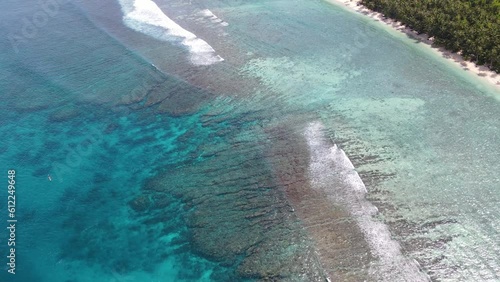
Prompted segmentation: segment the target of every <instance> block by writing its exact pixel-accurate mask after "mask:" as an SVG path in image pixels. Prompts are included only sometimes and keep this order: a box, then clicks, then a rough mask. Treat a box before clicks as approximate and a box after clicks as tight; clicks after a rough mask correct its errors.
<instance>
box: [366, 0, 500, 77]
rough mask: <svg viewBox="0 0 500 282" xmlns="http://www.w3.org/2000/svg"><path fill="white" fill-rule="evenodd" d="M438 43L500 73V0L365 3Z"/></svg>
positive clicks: (379, 0)
mask: <svg viewBox="0 0 500 282" xmlns="http://www.w3.org/2000/svg"><path fill="white" fill-rule="evenodd" d="M361 3H362V4H363V5H365V6H366V7H368V8H369V9H371V10H374V11H377V12H381V13H383V14H384V15H385V16H387V17H389V18H393V19H396V20H398V21H401V22H402V23H404V24H405V25H407V26H408V27H410V28H412V29H413V30H415V31H417V32H419V33H426V34H428V35H429V36H432V37H434V38H435V43H436V44H437V45H439V46H443V47H445V48H446V49H448V50H451V51H453V52H459V51H460V52H461V54H462V55H463V56H464V57H465V58H466V59H469V60H472V61H474V62H476V63H477V64H479V65H486V66H488V67H489V68H491V69H492V70H494V71H496V72H500V0H361Z"/></svg>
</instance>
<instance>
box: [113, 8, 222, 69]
mask: <svg viewBox="0 0 500 282" xmlns="http://www.w3.org/2000/svg"><path fill="white" fill-rule="evenodd" d="M118 2H119V3H120V5H121V7H122V12H123V22H124V24H125V25H126V26H127V27H129V28H131V29H133V30H135V31H138V32H141V33H144V34H146V35H148V36H151V37H154V38H156V39H158V40H161V41H167V42H174V43H179V44H181V45H183V46H185V47H186V48H187V49H188V50H189V53H190V60H191V62H192V63H193V64H195V65H211V64H213V63H217V62H220V61H223V60H224V59H223V58H221V57H220V56H219V55H217V54H216V53H215V50H214V49H213V48H212V46H210V45H209V44H208V43H207V42H205V41H204V40H202V39H200V38H198V37H197V36H196V35H195V34H193V33H191V32H189V31H187V30H185V29H184V28H182V27H181V26H180V25H178V24H177V23H176V22H174V21H173V20H171V19H170V18H169V17H168V16H167V15H165V14H164V13H163V11H162V10H161V9H160V8H159V7H158V5H156V3H155V2H153V1H151V0H118Z"/></svg>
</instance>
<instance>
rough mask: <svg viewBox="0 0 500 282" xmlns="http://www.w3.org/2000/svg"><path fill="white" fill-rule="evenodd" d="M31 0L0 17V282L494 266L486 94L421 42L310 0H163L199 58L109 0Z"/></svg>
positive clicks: (443, 276) (484, 269)
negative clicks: (6, 183)
mask: <svg viewBox="0 0 500 282" xmlns="http://www.w3.org/2000/svg"><path fill="white" fill-rule="evenodd" d="M43 3H46V2H43V1H42V2H36V3H35V1H28V2H24V3H14V2H9V3H8V4H6V8H5V9H3V11H2V12H0V16H1V19H2V21H1V26H2V29H3V30H5V33H6V34H7V35H8V36H7V37H3V38H2V40H0V42H1V48H2V50H3V52H2V54H3V55H2V56H1V58H0V64H1V65H2V68H1V70H0V72H1V73H2V79H1V81H0V89H1V90H0V91H1V93H2V97H3V103H2V104H1V105H0V108H1V112H2V119H1V120H0V132H1V136H2V138H3V141H2V142H0V152H1V155H0V160H1V162H0V163H1V164H2V165H1V170H2V171H5V177H7V176H6V172H7V170H8V169H12V168H14V169H16V171H17V181H18V182H17V187H18V188H17V197H18V199H17V200H18V207H17V217H18V219H19V223H18V229H17V237H16V238H17V240H18V243H19V244H18V247H17V255H18V260H17V266H16V270H17V274H16V275H15V276H12V275H10V274H8V273H7V272H6V268H5V271H2V272H1V273H0V278H1V279H2V280H1V281H50V282H53V281H64V282H66V281H253V280H259V281H325V279H326V277H331V278H332V281H333V280H335V281H363V280H367V281H425V280H426V279H427V278H426V277H427V276H430V277H431V279H432V280H434V281H496V280H498V279H500V278H499V277H498V273H499V271H500V268H499V265H498V258H499V245H498V241H499V222H498V218H499V217H498V215H499V213H500V210H498V206H499V205H498V203H499V200H500V199H499V195H500V191H499V188H500V182H499V181H500V179H499V178H498V177H497V176H496V175H497V171H498V169H499V164H498V160H499V158H500V156H499V153H498V152H499V150H498V148H499V147H500V138H499V132H500V130H499V129H500V128H499V127H500V123H499V121H498V118H496V117H498V116H499V114H500V108H499V105H498V99H497V98H498V95H499V94H498V93H495V92H494V91H490V90H489V88H488V87H485V86H483V85H481V83H480V82H478V81H476V80H475V79H474V78H472V77H468V76H466V75H464V74H462V73H460V72H459V71H457V70H454V69H453V68H451V67H450V66H449V65H448V64H446V63H445V62H444V61H443V60H441V59H439V58H436V56H435V55H432V54H429V53H428V52H427V51H425V50H424V49H422V48H420V46H418V44H417V43H415V42H413V41H412V40H410V39H407V38H404V37H403V36H400V35H397V34H394V33H391V32H390V31H387V30H386V29H384V28H382V27H381V26H379V25H378V24H377V23H373V22H372V21H371V20H369V19H365V18H363V17H361V16H357V15H354V14H351V13H348V12H346V11H344V10H342V9H340V8H337V7H335V6H332V5H330V4H328V3H324V2H321V1H292V2H290V1H286V2H285V1H258V2H252V3H246V2H243V1H208V2H207V1H205V2H198V1H190V2H189V3H188V2H185V1H156V4H157V5H158V6H159V7H160V8H161V9H162V11H163V12H164V13H165V14H166V15H167V16H169V17H170V18H171V19H174V20H175V21H176V22H177V23H178V24H179V25H181V26H183V27H184V28H186V29H188V30H189V31H191V32H193V33H194V34H196V35H197V36H198V37H199V38H201V39H203V40H205V41H206V42H207V43H208V44H210V45H211V46H212V47H213V49H214V52H216V54H217V55H220V56H221V57H222V58H224V61H222V62H220V63H216V64H213V65H210V66H196V65H193V64H192V62H191V61H190V59H189V58H190V56H189V54H188V51H187V49H186V48H183V47H182V46H181V45H179V44H178V43H175V42H170V41H161V40H157V39H155V38H153V37H151V36H148V35H145V34H141V33H139V32H137V31H134V30H132V29H130V28H129V27H127V26H125V25H124V23H123V22H122V16H123V13H122V11H121V9H120V5H119V3H118V2H108V3H98V2H97V1H87V2H85V3H83V2H69V1H68V2H63V1H60V2H59V4H58V9H56V10H54V11H56V12H54V13H53V15H50V14H49V15H48V16H46V20H44V19H43V18H36V17H39V16H40V15H42V14H41V12H40V11H44V10H43V9H44V7H43V6H42V4H43ZM47 3H48V2H47ZM205 9H210V11H211V12H212V13H213V14H214V15H216V16H217V17H218V18H219V20H216V19H214V18H213V17H212V16H210V15H209V14H208V16H207V12H206V11H205ZM46 13H47V12H46ZM36 15H38V16H36ZM25 19H27V20H28V21H31V22H32V23H34V22H35V21H38V26H33V27H31V28H32V30H29V29H25V30H23V24H24V23H25ZM42 20H43V21H42ZM222 23H226V24H222ZM23 32H24V33H23ZM13 38H14V39H15V40H16V41H12V39H13ZM13 47H15V48H13ZM16 51H17V52H16ZM152 64H154V65H152ZM334 144H337V146H338V147H334ZM339 148H341V149H343V151H345V155H343V153H342V151H339ZM346 158H348V159H350V161H346ZM351 162H352V164H351ZM350 165H354V168H355V170H353V169H352V168H351V167H350ZM49 174H50V176H51V179H52V181H49V179H48V177H47V176H48V175H49ZM358 176H359V177H358ZM6 179H7V178H6ZM360 180H361V181H362V183H361V182H360ZM365 188H366V192H363V191H364V189H365ZM5 189H7V188H5ZM5 192H6V191H5ZM6 195H7V194H6V193H5V199H6V198H7V196H6ZM366 200H368V201H366ZM5 202H6V201H3V200H2V201H1V203H2V206H1V208H2V213H1V216H2V218H3V219H1V220H6V219H7V215H6V210H5ZM375 207H376V209H378V212H376V211H374V209H375ZM1 236H2V237H1V240H2V242H6V240H7V239H6V238H7V236H8V234H7V233H1ZM0 244H1V246H4V245H6V244H3V243H0ZM3 248H5V250H4V251H2V254H3V253H4V252H7V250H8V249H7V247H6V246H4V247H3ZM413 261H417V262H418V264H415V263H413Z"/></svg>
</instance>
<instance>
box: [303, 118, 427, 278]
mask: <svg viewBox="0 0 500 282" xmlns="http://www.w3.org/2000/svg"><path fill="white" fill-rule="evenodd" d="M304 135H305V137H306V139H307V144H308V147H309V151H310V154H311V157H310V158H311V159H310V167H309V179H310V181H311V187H312V189H315V190H319V191H320V192H322V193H325V194H326V195H327V197H328V198H329V199H331V200H332V201H334V202H335V203H340V204H342V205H343V206H344V207H345V208H346V209H347V210H348V211H349V213H350V214H351V216H353V218H354V219H355V220H356V223H357V225H358V226H359V228H360V230H361V231H362V232H363V234H364V237H365V240H366V241H367V243H368V245H369V247H370V251H371V252H372V254H373V255H374V256H375V257H377V258H378V262H377V263H375V264H374V265H373V266H372V269H371V270H370V273H371V275H373V276H374V278H376V279H377V281H419V282H420V281H429V277H428V276H427V275H426V274H424V273H422V272H421V271H420V269H419V265H418V263H417V262H416V261H414V260H411V259H408V258H406V257H405V256H404V255H403V254H402V253H401V247H400V245H399V243H398V242H397V241H395V240H393V239H392V238H391V234H390V231H389V229H388V227H387V226H386V225H385V224H383V223H382V222H379V221H376V220H374V219H373V216H374V215H376V214H377V213H378V209H377V208H376V207H375V206H374V205H373V204H371V203H370V202H369V201H368V200H366V199H365V196H366V193H367V190H366V186H365V185H364V183H363V181H362V180H361V178H360V177H359V175H358V173H357V172H356V171H355V169H354V165H353V164H352V162H351V160H349V158H348V157H347V155H346V154H345V152H344V151H343V150H342V149H340V148H338V147H337V145H333V146H331V143H330V141H329V140H328V139H327V138H326V137H325V136H324V134H323V125H322V124H321V123H320V122H312V123H310V124H309V125H308V126H307V128H306V131H305V134H304Z"/></svg>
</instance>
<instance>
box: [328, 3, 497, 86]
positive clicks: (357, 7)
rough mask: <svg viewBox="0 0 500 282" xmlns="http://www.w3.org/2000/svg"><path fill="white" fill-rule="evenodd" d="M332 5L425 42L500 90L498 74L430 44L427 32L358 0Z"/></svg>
mask: <svg viewBox="0 0 500 282" xmlns="http://www.w3.org/2000/svg"><path fill="white" fill-rule="evenodd" d="M327 1H328V2H330V3H332V4H334V5H339V4H340V5H342V6H345V7H347V8H349V9H350V10H352V11H355V12H358V13H361V14H363V15H366V16H368V17H370V18H373V19H375V20H377V21H380V22H382V23H385V24H386V25H387V26H390V27H393V28H394V29H395V30H398V31H400V32H402V33H405V34H406V35H408V36H410V37H411V38H414V39H415V40H418V41H420V42H422V43H425V44H426V47H427V48H430V49H432V50H433V51H434V52H436V53H438V54H440V55H441V56H443V57H444V58H446V59H448V60H449V61H451V62H453V63H454V64H455V65H456V66H457V67H459V68H461V69H462V70H464V71H467V72H468V73H470V74H471V75H476V76H478V77H479V78H480V79H481V80H483V81H485V82H487V83H489V84H491V85H492V86H494V88H495V89H497V90H500V74H497V73H496V72H494V71H491V70H490V69H489V68H487V67H485V66H478V65H476V64H475V63H473V62H470V61H467V60H465V59H464V58H463V57H462V56H461V55H460V54H457V53H453V52H450V51H448V50H446V49H444V48H441V47H434V46H432V43H433V40H432V38H429V36H428V35H427V34H418V33H417V32H416V31H414V30H412V29H410V28H408V27H407V26H405V25H404V24H402V23H401V22H398V21H396V20H393V19H389V18H387V17H385V16H384V15H383V14H382V13H378V12H375V11H372V10H370V9H368V8H366V7H365V6H363V5H361V4H360V3H359V2H360V1H359V0H327Z"/></svg>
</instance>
